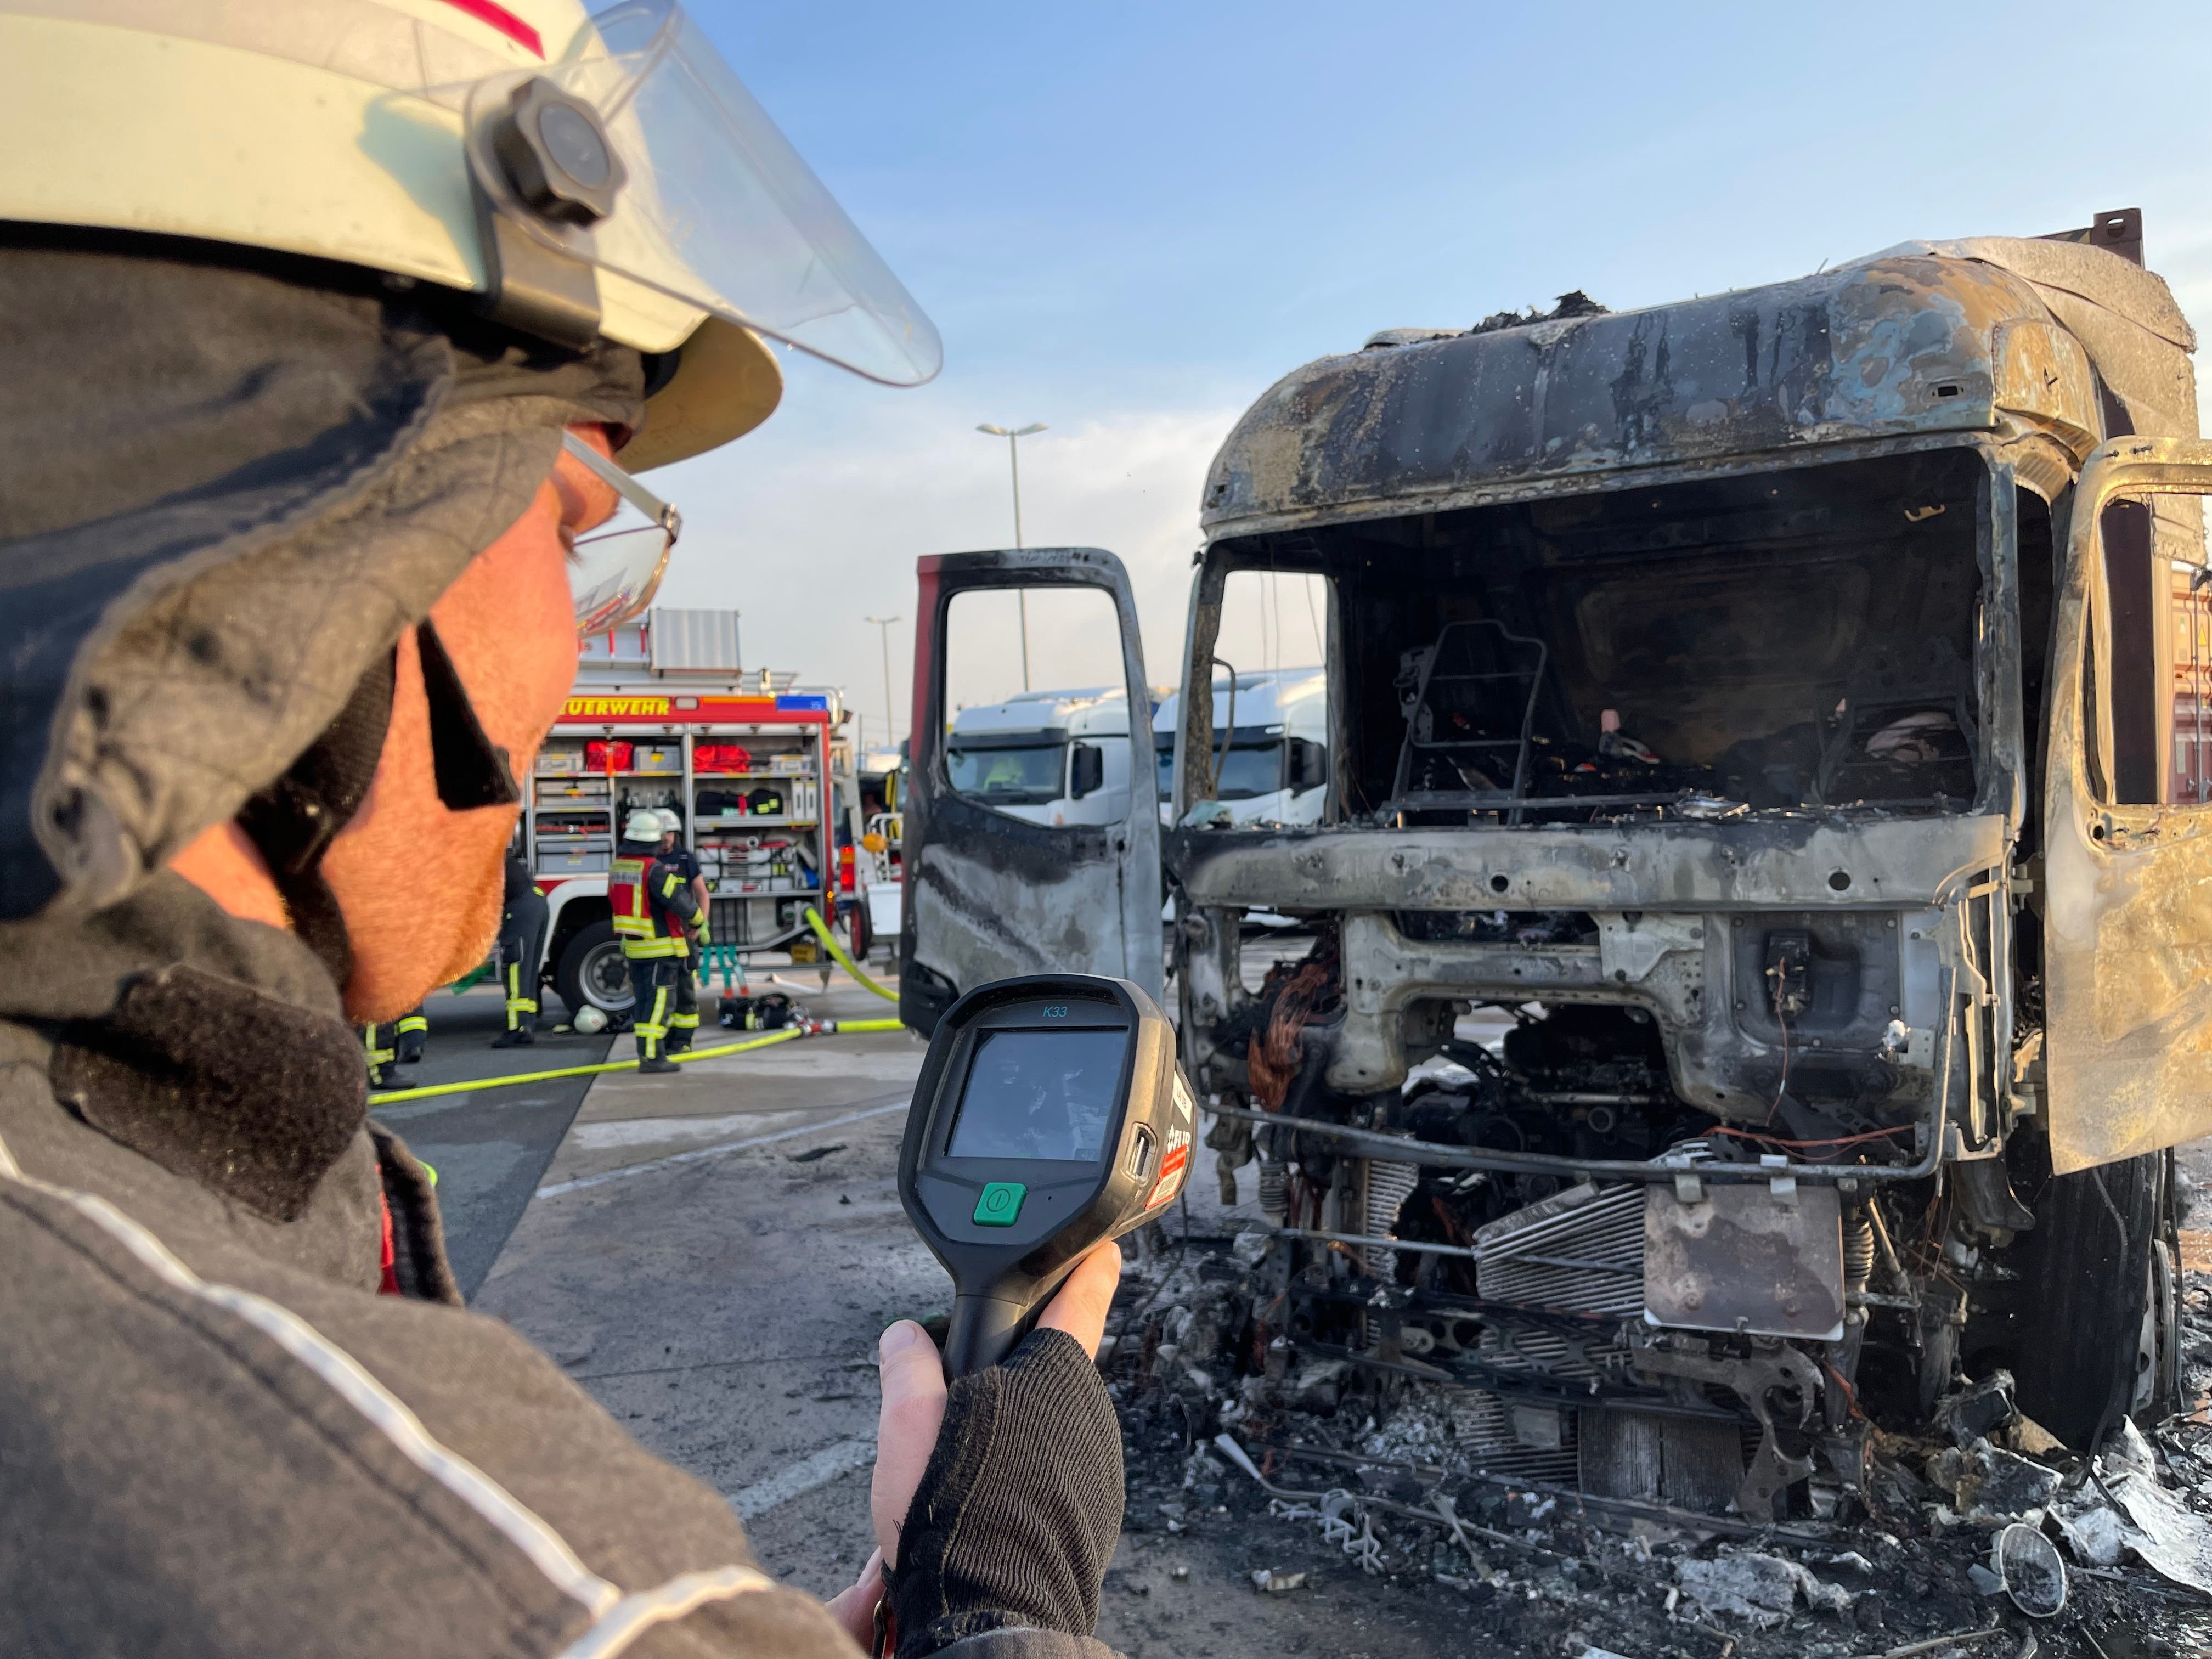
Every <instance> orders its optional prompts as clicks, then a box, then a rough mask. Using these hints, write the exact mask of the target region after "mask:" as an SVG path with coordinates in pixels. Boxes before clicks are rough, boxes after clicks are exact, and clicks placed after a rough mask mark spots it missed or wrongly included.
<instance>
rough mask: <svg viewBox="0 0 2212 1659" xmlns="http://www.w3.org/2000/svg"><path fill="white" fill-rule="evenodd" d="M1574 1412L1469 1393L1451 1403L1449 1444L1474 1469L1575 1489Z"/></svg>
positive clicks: (1472, 1391) (1577, 1454)
mask: <svg viewBox="0 0 2212 1659" xmlns="http://www.w3.org/2000/svg"><path fill="white" fill-rule="evenodd" d="M1579 1415H1580V1413H1577V1412H1571V1411H1561V1410H1560V1409H1559V1408H1558V1407H1554V1406H1523V1405H1517V1404H1515V1403H1512V1402H1510V1401H1504V1400H1501V1399H1499V1398H1498V1396H1497V1395H1494V1394H1485V1393H1483V1392H1482V1391H1481V1390H1480V1389H1467V1390H1465V1391H1463V1392H1462V1393H1461V1394H1460V1395H1459V1397H1458V1398H1456V1399H1455V1400H1454V1401H1452V1406H1451V1425H1452V1444H1453V1447H1454V1449H1455V1450H1457V1451H1458V1452H1459V1453H1460V1455H1462V1456H1463V1457H1464V1458H1466V1460H1467V1461H1468V1463H1469V1464H1470V1465H1471V1466H1473V1467H1474V1468H1478V1469H1486V1470H1488V1471H1489V1472H1490V1473H1491V1474H1507V1475H1516V1476H1518V1477H1519V1478H1520V1479H1522V1480H1550V1481H1555V1482H1557V1483H1559V1485H1562V1486H1571V1485H1573V1484H1574V1480H1575V1477H1576V1474H1577V1468H1578V1466H1579V1463H1580V1459H1581V1453H1580V1452H1579V1450H1578V1449H1577V1445H1576V1431H1577V1426H1578V1425H1577V1422H1576V1419H1577V1417H1578V1416H1579Z"/></svg>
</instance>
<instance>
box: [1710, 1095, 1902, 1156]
mask: <svg viewBox="0 0 2212 1659" xmlns="http://www.w3.org/2000/svg"><path fill="white" fill-rule="evenodd" d="M1775 1104H1776V1105H1777V1106H1779V1105H1780V1104H1781V1102H1780V1101H1779V1099H1778V1100H1777V1101H1776V1102H1775ZM1766 1121H1768V1122H1770V1123H1771V1122H1772V1121H1774V1114H1773V1113H1772V1112H1771V1111H1770V1112H1769V1113H1768V1114H1767V1115H1766ZM1918 1127H1920V1126H1919V1125H1917V1124H1916V1123H1900V1124H1899V1125H1898V1126H1897V1127H1894V1128H1891V1129H1876V1130H1875V1131H1873V1132H1872V1133H1869V1134H1863V1135H1829V1136H1827V1137H1826V1138H1824V1139H1817V1140H1785V1139H1783V1138H1782V1137H1781V1136H1780V1135H1763V1134H1760V1133H1758V1132H1757V1131H1755V1130H1752V1129H1730V1128H1727V1127H1723V1126H1721V1125H1715V1126H1714V1127H1712V1128H1710V1129H1707V1130H1706V1131H1705V1133H1707V1134H1709V1135H1726V1136H1728V1137H1729V1139H1732V1140H1751V1141H1756V1142H1757V1143H1759V1145H1760V1146H1779V1147H1782V1148H1784V1149H1785V1150H1787V1151H1790V1152H1802V1151H1804V1150H1805V1149H1806V1148H1807V1147H1808V1146H1862V1145H1863V1144H1864V1143H1866V1142H1867V1141H1869V1140H1887V1139H1889V1138H1890V1137H1891V1136H1893V1135H1906V1134H1911V1133H1912V1132H1913V1131H1914V1130H1916V1129H1917V1128H1918Z"/></svg>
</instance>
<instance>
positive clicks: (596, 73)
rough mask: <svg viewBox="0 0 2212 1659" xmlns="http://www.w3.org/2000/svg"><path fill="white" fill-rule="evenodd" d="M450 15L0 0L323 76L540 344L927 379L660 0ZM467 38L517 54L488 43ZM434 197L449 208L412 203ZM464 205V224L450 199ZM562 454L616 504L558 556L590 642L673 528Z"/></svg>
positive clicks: (491, 296)
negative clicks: (605, 488) (492, 37)
mask: <svg viewBox="0 0 2212 1659" xmlns="http://www.w3.org/2000/svg"><path fill="white" fill-rule="evenodd" d="M445 3H446V4H447V5H449V6H450V7H451V8H452V9H453V14H454V17H455V21H454V22H453V25H452V26H450V27H441V25H440V24H439V23H438V22H436V21H432V15H435V14H436V13H437V12H439V11H440V10H441V7H440V6H439V5H438V4H437V3H435V0H430V3H428V4H427V5H426V4H424V3H410V0H397V3H386V0H284V3H283V4H280V5H242V4H238V3H234V0H0V14H10V15H20V16H22V17H27V18H34V19H35V18H48V19H53V20H58V21H67V22H70V23H74V24H82V25H94V26H100V27H112V28H116V29H121V30H128V31H131V32H133V33H142V34H145V35H151V36H155V37H167V38H169V39H172V40H182V41H189V42H193V43H197V44H198V45H201V46H214V47H219V48H223V49H226V50H227V51H228V52H246V53H252V54H257V55H258V56H260V57H263V58H273V59H276V60H280V61H281V62H283V63H286V64H292V65H296V66H300V67H301V68H304V69H307V70H313V71H315V72H316V73H318V74H319V75H322V76H329V77H333V78H332V79H331V82H330V84H331V96H330V97H329V98H328V99H326V100H324V101H325V102H327V103H330V104H331V105H332V106H337V105H339V104H343V103H345V102H346V101H347V100H348V99H351V98H358V99H360V100H363V101H362V108H363V109H364V111H365V112H366V113H365V115H364V117H363V125H362V132H363V133H364V135H368V134H371V133H375V134H381V135H382V137H380V138H379V139H378V140H377V142H378V143H381V144H384V145H385V146H386V151H385V153H386V155H393V156H404V159H405V161H406V165H407V167H409V168H411V169H412V171H406V172H405V173H404V179H403V180H402V181H403V183H404V185H405V186H406V188H407V189H408V190H409V191H411V192H413V195H414V197H416V198H417V200H418V206H419V205H428V206H429V207H430V208H432V209H433V210H434V212H435V214H438V215H441V216H442V218H441V222H442V223H444V224H445V225H447V227H448V228H452V230H453V235H454V236H455V238H456V240H457V242H458V243H459V246H460V247H461V249H462V252H463V254H464V255H465V256H470V257H467V258H465V260H464V263H465V264H475V265H477V266H480V268H481V279H480V281H479V282H478V284H477V285H478V287H479V289H480V292H481V299H482V301H483V305H484V307H485V309H486V310H487V311H488V312H489V313H490V315H491V316H493V317H494V318H495V319H497V320H499V321H500V322H501V323H504V324H506V325H509V326H512V327H514V328H517V329H520V330H522V331H527V332H530V333H532V334H536V335H538V336H539V337H543V338H544V339H547V340H549V341H550V342H552V343H556V344H558V345H562V346H564V347H567V348H569V349H586V348H587V347H589V346H590V345H591V344H592V343H593V342H594V341H596V340H598V339H599V338H601V337H603V323H604V324H605V334H604V337H611V338H617V339H621V340H623V341H626V342H628V343H632V344H635V345H636V346H637V347H638V349H641V350H643V351H647V352H648V353H651V352H656V351H667V350H670V349H674V348H675V347H676V346H677V345H678V343H682V342H684V341H685V340H686V339H687V338H690V337H693V336H694V335H695V334H696V331H697V330H699V329H700V328H702V327H703V326H704V323H703V321H702V319H703V318H705V317H713V318H719V319H722V321H724V322H726V323H728V324H732V325H737V326H738V327H741V328H744V329H747V330H750V331H753V332H754V333H757V334H760V335H763V336H766V337H770V338H773V339H776V340H781V341H782V342H784V343H787V345H790V346H792V347H794V348H796V349H799V350H801V351H805V352H807V353H810V354H811V355H812V356H817V357H820V358H822V359H823V360H825V361H827V362H833V363H836V364H837V365H839V366H840V367H842V368H848V369H850V370H851V371H853V372H854V373H855V374H860V375H864V376H866V378H868V379H870V380H877V381H879V382H882V383H884V384H886V385H890V386H917V385H920V384H921V383H922V382H923V381H926V380H929V379H930V378H931V377H932V376H933V375H934V374H936V373H937V371H938V369H939V366H940V364H941V362H942V361H943V347H942V343H941V342H940V340H939V337H938V333H937V331H936V329H935V327H934V326H933V325H932V324H931V323H930V321H929V319H928V318H927V316H925V315H924V314H923V313H922V311H921V307H919V306H918V305H916V304H915V301H914V299H913V297H912V296H911V295H908V293H907V291H906V289H905V288H904V287H903V286H902V284H901V283H900V282H899V280H898V278H897V277H896V276H893V275H892V274H891V271H890V268H889V267H888V266H887V265H886V264H884V260H883V258H881V256H880V255H878V253H877V252H876V251H875V249H874V248H872V247H871V246H869V244H868V242H867V240H866V238H865V237H863V236H862V235H861V234H860V230H859V228H857V227H856V226H854V223H853V222H852V220H851V219H850V218H849V217H848V216H847V215H846V213H845V212H844V210H843V209H842V208H841V207H840V206H839V205H838V204H837V203H836V200H835V198H834V197H831V195H830V194H829V191H828V190H827V189H826V188H825V187H824V186H823V184H822V182H821V180H820V179H817V178H816V177H815V175H814V173H813V172H812V170H811V168H809V167H807V165H806V163H805V161H803V160H801V159H800V157H799V154H798V152H797V151H796V150H795V149H793V148H792V146H791V144H790V143H789V142H788V141H787V139H786V138H785V137H783V135H782V134H781V132H780V131H777V129H776V127H775V123H774V122H772V121H771V120H770V119H769V117H768V114H767V112H765V111H764V110H763V109H762V107H761V106H760V105H759V103H758V102H757V100H755V99H754V98H753V96H752V95H751V94H750V92H748V91H747V90H746V88H745V87H744V83H743V82H741V81H739V80H738V76H737V75H736V74H735V73H734V72H733V71H732V70H731V69H730V67H729V65H728V64H726V63H725V62H724V61H723V60H722V58H721V57H720V54H719V53H718V52H716V51H715V49H714V46H713V45H712V43H711V42H709V41H708V40H707V38H706V36H705V35H704V34H703V33H702V32H701V30H700V29H699V28H698V27H697V26H696V24H695V23H694V22H693V21H691V19H690V17H689V16H687V15H685V13H684V10H683V9H682V8H681V7H680V6H678V5H677V4H676V3H674V0H620V3H617V4H615V5H613V6H611V7H610V8H608V9H604V10H602V11H600V12H599V13H598V14H596V15H591V16H589V17H588V18H587V17H586V15H585V14H584V13H583V11H582V10H581V9H580V8H573V7H572V6H571V5H569V4H568V3H563V0H543V3H532V4H528V5H525V4H523V3H522V0H513V3H514V4H515V5H516V7H517V8H518V10H514V11H511V10H509V9H507V7H504V6H499V5H491V4H489V3H478V0H445ZM426 13H428V14H431V15H426ZM522 13H526V14H528V17H529V18H530V19H535V20H536V21H534V22H532V21H528V20H527V19H526V17H525V16H523V15H520V14H522ZM541 25H542V26H544V31H545V32H544V35H543V37H542V38H541V35H540V32H539V26H541ZM476 26H480V27H479V32H478V33H477V34H476V35H474V36H472V35H471V33H470V30H471V27H476ZM483 28H489V29H492V30H495V31H496V32H497V33H499V34H501V35H504V36H506V37H507V40H508V41H509V42H512V43H513V44H514V45H515V46H518V47H519V48H520V49H519V50H512V51H501V50H499V49H496V48H495V47H494V46H491V45H489V44H488V43H487V37H485V36H484V35H483V33H482V31H483ZM556 30H557V31H559V32H562V33H566V34H567V35H568V38H567V39H565V40H563V39H556V38H554V33H555V32H556ZM528 60H536V61H528ZM394 134H404V135H405V137H404V143H400V142H398V140H395V138H394V137H393V135H394ZM361 142H362V143H363V145H364V147H368V138H367V137H366V136H365V137H363V139H362V141H361ZM393 143H398V149H392V148H391V146H392V144H393ZM456 145H457V146H458V148H457V149H444V150H443V151H442V153H443V154H447V155H451V156H452V158H453V163H459V165H460V167H461V168H462V170H463V171H464V172H465V178H464V177H459V176H455V174H454V173H453V165H452V163H441V161H439V160H438V158H439V156H440V155H441V147H447V146H456ZM425 158H428V159H427V160H426V159H425ZM464 158H465V159H464ZM392 165H393V166H394V167H398V166H399V162H398V161H394V162H393V163H392ZM441 166H442V167H444V168H445V171H444V172H443V173H441V171H440V168H441ZM426 168H427V169H428V171H425V169H426ZM393 177H395V178H399V177H401V174H400V173H394V174H393ZM448 180H450V182H447V181H448ZM441 191H443V192H446V193H447V196H449V197H452V198H453V199H451V200H446V201H444V203H443V205H441V204H439V203H437V202H433V201H431V199H430V198H431V197H434V196H436V195H438V194H439V192H441ZM464 192H465V194H463V193H464ZM467 197H473V198H474V201H475V204H476V212H475V214H474V216H473V217H472V218H471V216H470V215H469V214H468V212H467V211H466V210H465V209H464V210H461V211H459V212H458V213H455V212H452V211H450V209H451V208H452V207H453V205H454V204H455V202H456V201H459V202H465V200H466V199H467ZM274 245H278V246H281V245H282V244H281V243H278V244H274ZM418 252H419V249H418ZM337 257H345V256H344V255H343V254H341V255H338V256H337ZM369 258H370V260H371V262H372V263H373V262H374V252H373V251H372V252H371V253H370V255H369ZM392 268H394V269H400V270H404V269H405V268H406V267H405V266H404V264H403V265H399V266H395V267H392ZM455 276H456V277H459V272H458V271H457V272H456V273H455ZM448 280H452V279H450V278H449V279H448ZM459 280H464V281H465V280H467V279H466V278H459ZM485 290H488V291H485ZM617 319H619V322H617ZM568 450H569V453H571V454H574V455H575V456H576V457H577V459H580V460H581V461H583V462H584V464H585V465H588V466H590V467H592V470H593V471H597V472H599V474H600V475H601V476H602V477H605V478H606V479H607V480H608V482H610V483H613V484H615V487H616V488H617V490H619V491H620V493H621V494H622V495H623V501H624V503H625V505H624V507H623V510H622V513H621V515H620V516H619V517H618V519H617V520H616V521H614V522H612V523H611V524H610V525H609V526H606V527H605V528H603V529H602V530H600V531H599V532H594V533H592V535H589V536H587V537H584V538H580V539H579V540H578V542H577V544H576V547H575V553H576V558H575V560H574V566H573V570H572V579H571V581H572V587H573V589H574V594H575V599H576V620H577V626H578V629H579V630H580V632H583V633H599V632H603V631H604V630H605V629H609V628H611V627H614V626H616V625H617V624H618V623H622V622H624V621H628V620H630V619H632V618H634V617H636V616H638V615H639V614H640V613H641V612H642V611H644V609H645V608H646V606H647V605H648V604H649V603H650V602H651V600H652V599H653V592H654V591H655V589H656V588H657V587H658V586H659V581H660V578H661V575H662V574H663V573H664V572H665V568H666V566H667V560H668V556H669V553H670V550H671V548H672V546H673V544H674V542H675V538H676V532H677V530H678V527H679V524H680V520H678V517H677V515H676V513H674V511H673V509H671V508H670V507H667V506H666V504H665V503H664V502H662V501H660V500H659V498H658V497H657V496H656V495H653V493H652V492H651V491H649V490H646V489H643V487H642V486H641V485H639V484H638V483H636V482H635V479H633V478H631V477H629V475H628V474H627V473H624V472H623V471H622V470H621V469H620V468H618V467H616V466H614V465H611V464H610V463H608V462H606V461H605V459H603V458H602V457H600V456H599V455H597V454H596V453H590V452H589V451H588V448H587V447H586V446H582V445H580V444H578V443H575V442H574V441H571V442H570V444H569V446H568Z"/></svg>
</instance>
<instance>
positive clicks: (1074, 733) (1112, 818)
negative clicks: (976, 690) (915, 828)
mask: <svg viewBox="0 0 2212 1659" xmlns="http://www.w3.org/2000/svg"><path fill="white" fill-rule="evenodd" d="M945 764H946V765H947V766H948V767H949V768H950V769H951V774H952V776H953V779H954V780H955V781H954V784H953V787H955V788H956V789H958V790H959V791H960V792H961V793H963V794H967V795H971V796H973V797H974V798H975V799H977V800H981V801H987V802H989V803H990V805H991V806H992V807H993V808H994V810H996V811H1001V812H1004V813H1006V815H1007V816H1009V817H1017V818H1025V819H1027V820H1028V821H1029V822H1030V823H1048V824H1058V825H1066V824H1072V823H1120V822H1121V820H1122V819H1123V818H1125V817H1127V816H1128V815H1129V807H1130V795H1129V790H1130V785H1131V781H1132V780H1131V778H1130V753H1129V698H1128V694H1127V692H1125V691H1123V690H1121V688H1120V687H1118V686H1115V687H1111V688H1108V687H1103V686H1102V687H1093V688H1091V689H1090V690H1079V691H1024V692H1023V693H1022V694H1021V695H1020V696H1017V697H1009V698H1007V699H1006V702H992V703H979V704H976V705H975V706H974V707H972V708H963V709H962V710H961V711H960V712H959V714H957V715H956V716H954V718H953V721H952V732H951V736H950V737H949V738H946V740H945Z"/></svg>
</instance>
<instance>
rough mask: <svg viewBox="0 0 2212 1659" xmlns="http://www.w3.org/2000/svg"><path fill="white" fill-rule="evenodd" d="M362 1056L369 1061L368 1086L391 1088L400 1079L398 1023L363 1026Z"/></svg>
mask: <svg viewBox="0 0 2212 1659" xmlns="http://www.w3.org/2000/svg"><path fill="white" fill-rule="evenodd" d="M361 1048H362V1057H363V1058H364V1059H365V1060H368V1086H369V1087H370V1088H372V1089H389V1088H392V1087H394V1086H395V1085H398V1081H399V1070H398V1061H399V1033H398V1024H396V1023H392V1024H383V1025H375V1024H369V1025H364V1026H362V1028H361Z"/></svg>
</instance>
